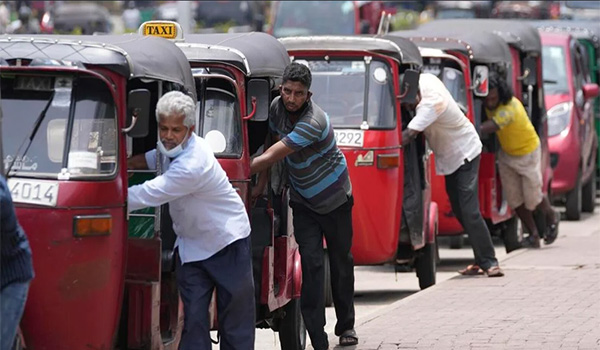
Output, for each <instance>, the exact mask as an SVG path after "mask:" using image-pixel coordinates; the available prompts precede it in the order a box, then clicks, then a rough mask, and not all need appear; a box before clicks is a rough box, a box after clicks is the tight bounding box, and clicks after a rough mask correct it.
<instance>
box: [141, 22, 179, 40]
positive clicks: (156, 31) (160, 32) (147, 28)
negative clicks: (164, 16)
mask: <svg viewBox="0 0 600 350" xmlns="http://www.w3.org/2000/svg"><path fill="white" fill-rule="evenodd" d="M138 33H139V34H141V35H146V36H158V37H161V38H165V39H171V40H181V39H183V31H182V30H181V26H180V25H179V23H177V22H173V21H148V22H144V23H142V25H141V26H140V29H139V30H138Z"/></svg>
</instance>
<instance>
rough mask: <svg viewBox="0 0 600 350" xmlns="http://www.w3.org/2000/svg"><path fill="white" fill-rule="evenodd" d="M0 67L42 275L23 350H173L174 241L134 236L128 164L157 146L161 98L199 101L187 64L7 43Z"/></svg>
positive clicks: (159, 43)
mask: <svg viewBox="0 0 600 350" xmlns="http://www.w3.org/2000/svg"><path fill="white" fill-rule="evenodd" d="M0 62H1V64H0V74H1V79H0V82H1V88H2V113H3V122H4V125H3V126H4V128H3V134H2V144H3V147H4V157H5V158H4V159H3V163H4V168H5V169H6V170H7V171H9V177H10V179H9V187H10V190H11V194H12V196H13V199H14V202H15V204H16V207H17V215H18V219H19V221H20V223H21V225H22V226H23V228H24V230H25V231H26V232H27V235H28V238H29V242H30V244H31V249H32V252H33V261H34V269H35V279H34V280H33V281H32V284H31V288H30V290H29V297H28V301H27V305H26V307H25V312H24V316H23V320H22V322H21V329H22V334H23V339H24V342H25V345H26V347H27V348H29V349H40V350H43V349H47V350H61V349H66V350H71V349H112V348H115V347H116V348H119V349H127V348H129V349H175V348H176V346H177V342H178V339H179V335H180V334H181V329H182V319H183V318H182V308H181V304H180V301H179V297H178V294H177V292H176V285H175V278H174V275H173V274H174V273H173V270H172V268H171V266H172V264H171V263H170V261H171V260H170V259H171V255H170V254H169V251H170V249H172V246H169V244H170V242H172V236H173V234H172V231H170V232H167V231H166V230H163V227H161V225H160V223H159V222H158V220H157V221H156V223H155V224H154V223H153V225H151V228H150V230H149V233H148V234H147V236H146V237H135V236H129V235H128V226H130V225H129V224H130V223H128V219H129V217H128V214H127V187H128V171H127V157H128V155H130V154H131V153H132V152H133V151H134V150H138V151H139V150H140V148H142V146H144V145H150V144H152V145H155V144H156V132H155V130H156V120H155V118H154V110H155V105H156V102H157V100H158V98H159V97H160V96H161V95H162V94H163V93H165V92H167V91H170V90H180V91H184V92H186V93H189V94H191V95H192V96H194V99H195V91H196V89H195V85H194V81H193V78H192V73H191V70H190V65H189V63H188V60H187V59H186V57H185V56H184V55H183V53H182V52H181V51H180V50H179V49H178V48H177V47H176V46H175V45H174V44H173V43H171V42H169V41H167V40H164V39H160V38H150V37H142V36H139V35H121V36H112V35H105V36H43V35H37V36H31V35H27V36H6V35H4V36H1V37H0ZM149 130H152V132H149ZM143 215H148V216H151V217H152V219H153V220H154V218H155V217H158V216H159V215H158V211H157V213H156V214H155V213H150V214H143ZM134 219H136V218H135V217H131V220H134Z"/></svg>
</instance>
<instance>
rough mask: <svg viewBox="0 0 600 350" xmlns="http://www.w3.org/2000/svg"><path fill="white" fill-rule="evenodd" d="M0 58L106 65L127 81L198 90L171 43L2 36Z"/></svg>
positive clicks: (122, 38) (93, 37)
mask: <svg viewBox="0 0 600 350" xmlns="http://www.w3.org/2000/svg"><path fill="white" fill-rule="evenodd" d="M0 58H3V59H5V60H8V59H15V58H20V59H36V58H37V59H46V60H47V59H51V60H56V61H63V62H80V63H82V64H84V65H88V64H89V65H96V66H106V67H107V68H108V69H110V70H112V71H115V72H116V73H118V74H120V75H123V76H125V77H128V78H144V79H155V80H165V81H170V82H174V83H177V84H181V85H183V86H184V87H185V88H186V89H187V90H188V91H189V92H191V93H194V92H195V91H196V88H195V85H194V81H193V78H192V75H191V68H190V64H189V62H188V60H187V58H186V57H185V55H184V54H183V53H182V52H181V50H179V49H177V47H176V46H175V44H173V43H172V42H170V41H169V40H166V39H162V38H157V37H151V36H141V35H137V34H126V35H0Z"/></svg>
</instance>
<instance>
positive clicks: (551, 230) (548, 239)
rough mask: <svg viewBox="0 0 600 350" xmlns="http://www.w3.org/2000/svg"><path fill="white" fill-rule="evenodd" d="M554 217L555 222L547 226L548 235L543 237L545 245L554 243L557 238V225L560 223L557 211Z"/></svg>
mask: <svg viewBox="0 0 600 350" xmlns="http://www.w3.org/2000/svg"><path fill="white" fill-rule="evenodd" d="M554 217H555V218H556V221H555V222H554V223H553V224H551V225H549V226H548V233H547V234H546V236H545V237H544V244H545V245H549V244H552V243H554V241H555V240H556V237H558V224H559V223H560V214H559V213H558V212H557V211H554Z"/></svg>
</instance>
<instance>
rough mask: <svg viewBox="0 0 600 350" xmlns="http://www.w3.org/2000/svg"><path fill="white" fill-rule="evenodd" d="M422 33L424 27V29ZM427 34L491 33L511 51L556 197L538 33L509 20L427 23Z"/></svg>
mask: <svg viewBox="0 0 600 350" xmlns="http://www.w3.org/2000/svg"><path fill="white" fill-rule="evenodd" d="M420 29H421V27H420ZM422 29H423V30H437V31H444V32H445V33H446V35H448V36H453V35H460V34H461V33H473V32H477V33H481V32H491V33H493V34H495V35H497V36H499V37H500V38H501V39H502V40H504V41H505V42H506V43H507V44H508V46H509V49H510V54H511V58H512V59H511V65H510V68H509V70H508V73H507V78H509V79H510V80H509V84H511V86H512V88H513V91H514V94H515V97H517V98H518V99H519V100H520V101H521V102H522V103H523V106H524V107H525V109H526V110H527V114H528V115H529V118H530V119H531V122H532V123H533V126H534V127H535V130H536V132H537V134H538V136H539V137H540V146H541V151H542V152H541V153H542V162H541V163H542V177H543V185H542V191H543V192H544V194H546V195H548V196H549V197H550V198H551V197H552V180H553V171H552V167H551V164H550V151H549V147H548V121H547V118H546V108H545V104H544V88H543V87H544V84H543V81H544V79H543V73H542V44H541V39H540V36H539V34H538V32H537V30H536V29H535V28H534V27H533V26H531V25H529V24H527V23H525V22H523V21H517V20H506V19H504V20H503V19H471V20H438V21H432V22H428V23H425V24H424V25H423V26H422ZM534 217H535V218H536V223H537V227H538V231H539V232H540V234H541V235H542V236H543V234H544V232H545V231H546V224H545V222H544V217H543V215H540V213H538V212H534Z"/></svg>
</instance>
